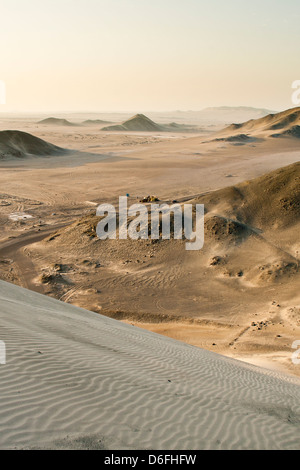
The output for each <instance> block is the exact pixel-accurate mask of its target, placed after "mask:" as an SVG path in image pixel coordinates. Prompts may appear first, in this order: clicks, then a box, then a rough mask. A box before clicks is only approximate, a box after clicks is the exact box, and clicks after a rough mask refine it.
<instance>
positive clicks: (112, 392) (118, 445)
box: [0, 281, 300, 449]
mask: <svg viewBox="0 0 300 470" xmlns="http://www.w3.org/2000/svg"><path fill="white" fill-rule="evenodd" d="M0 312H1V324H2V326H1V333H0V337H1V340H2V341H5V343H6V347H7V359H6V365H0V377H1V379H0V395H1V400H0V420H1V430H0V447H1V448H2V449H8V448H14V449H20V448H23V449H24V448H25V449H28V448H31V449H45V448H47V449H74V448H76V449H78V448H81V449H87V448H89V449H299V448H300V444H299V443H300V431H299V423H300V407H299V400H300V381H299V380H298V379H296V378H295V379H293V378H291V377H288V376H284V375H281V374H279V373H274V372H271V371H268V370H264V369H261V368H258V367H255V366H250V365H246V364H243V363H241V362H239V361H235V360H232V359H228V358H225V357H222V356H220V355H217V354H214V353H210V352H208V351H205V350H202V349H198V348H195V347H192V346H188V345H186V344H184V343H180V342H177V341H175V340H172V339H169V338H166V337H163V336H160V335H157V334H154V333H151V332H149V331H145V330H141V329H139V328H136V327H133V326H131V325H126V324H122V323H120V322H118V321H116V320H112V319H109V318H106V317H103V316H101V315H98V314H95V313H92V312H88V311H85V310H82V309H79V308H77V307H74V306H71V305H68V304H64V303H62V302H58V301H56V300H54V299H51V298H48V297H46V296H41V295H39V294H36V293H33V292H31V291H27V290H25V289H22V288H20V287H17V286H14V285H11V284H8V283H5V282H3V281H0Z"/></svg>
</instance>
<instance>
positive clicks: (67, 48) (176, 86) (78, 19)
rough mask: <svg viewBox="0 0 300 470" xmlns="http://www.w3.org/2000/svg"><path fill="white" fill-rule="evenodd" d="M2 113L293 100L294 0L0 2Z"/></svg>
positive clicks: (274, 105) (297, 22) (298, 27)
mask: <svg viewBox="0 0 300 470" xmlns="http://www.w3.org/2000/svg"><path fill="white" fill-rule="evenodd" d="M0 51H1V54H0V80H2V81H4V82H5V84H6V105H0V112H2V111H5V112H6V111H29V112H31V111H43V112H47V111H98V112H105V111H128V112H129V111H130V112H131V111H135V112H143V111H171V110H175V109H181V110H199V109H202V108H204V107H206V106H221V105H227V106H242V105H245V106H255V107H265V108H269V109H275V110H281V109H285V108H290V107H293V104H292V102H291V94H292V89H291V85H292V82H293V81H295V80H299V79H300V66H299V65H300V61H299V57H300V1H299V0H247V1H246V0H226V1H225V0H147V1H146V0H0Z"/></svg>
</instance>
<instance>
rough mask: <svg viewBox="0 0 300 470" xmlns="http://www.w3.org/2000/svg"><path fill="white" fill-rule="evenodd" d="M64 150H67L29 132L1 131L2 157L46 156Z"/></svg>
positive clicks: (0, 155)
mask: <svg viewBox="0 0 300 470" xmlns="http://www.w3.org/2000/svg"><path fill="white" fill-rule="evenodd" d="M63 152H65V150H64V149H62V148H60V147H57V146H56V145H53V144H50V143H49V142H46V141H44V140H42V139H39V138H38V137H35V136H33V135H31V134H28V133H27V132H21V131H1V132H0V158H9V157H18V158H22V157H25V156H27V155H35V156H39V155H40V156H43V155H44V156H45V155H54V154H59V153H63Z"/></svg>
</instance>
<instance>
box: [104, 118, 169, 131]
mask: <svg viewBox="0 0 300 470" xmlns="http://www.w3.org/2000/svg"><path fill="white" fill-rule="evenodd" d="M102 130H103V131H133V132H156V131H160V132H161V131H164V130H165V128H164V126H160V125H159V124H156V123H155V122H154V121H152V120H151V119H149V118H148V117H147V116H145V115H144V114H136V115H135V116H133V117H132V118H130V119H128V120H127V121H124V122H122V123H121V124H117V125H113V126H107V127H103V129H102Z"/></svg>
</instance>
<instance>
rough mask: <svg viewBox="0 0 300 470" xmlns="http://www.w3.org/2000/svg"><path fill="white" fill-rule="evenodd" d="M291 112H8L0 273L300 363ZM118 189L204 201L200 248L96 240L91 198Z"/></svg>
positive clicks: (225, 349) (287, 367) (288, 367)
mask: <svg viewBox="0 0 300 470" xmlns="http://www.w3.org/2000/svg"><path fill="white" fill-rule="evenodd" d="M179 117H180V119H179ZM233 117H234V116H233ZM150 118H151V119H150ZM172 118H173V119H172ZM176 119H177V121H178V122H176ZM299 124H300V109H299V108H293V109H291V110H287V111H285V112H283V113H278V114H276V113H274V114H273V113H272V114H266V115H265V116H263V117H260V118H258V119H253V120H250V121H247V122H246V123H245V124H243V122H242V118H241V117H240V116H239V123H238V124H236V123H235V124H232V123H230V121H228V118H227V120H225V119H224V122H222V120H221V121H216V122H214V121H213V118H211V117H210V119H209V120H207V122H205V121H203V120H202V121H201V122H200V121H197V117H195V116H192V117H191V116H188V115H184V114H182V115H180V116H178V115H175V116H174V117H173V116H170V115H165V116H164V115H163V114H161V115H155V116H151V115H150V117H149V116H148V117H146V116H145V115H143V114H137V115H136V116H134V117H132V116H130V115H124V116H123V115H97V116H94V115H88V114H86V115H80V116H79V115H63V116H59V118H58V117H55V118H49V116H48V117H47V116H25V115H24V116H14V115H9V116H5V117H4V118H3V119H1V122H0V130H1V132H0V150H1V158H0V167H1V170H0V188H1V189H0V222H1V227H2V230H1V235H0V276H1V279H2V280H4V281H8V282H10V283H14V284H17V285H20V286H22V287H25V288H28V289H31V290H33V291H36V292H39V293H41V294H45V295H47V296H51V297H54V298H56V299H58V300H61V301H64V302H67V303H70V304H73V305H76V306H79V307H82V308H84V309H87V310H90V311H93V312H96V313H99V314H103V315H105V316H109V317H112V318H114V319H117V320H120V321H122V322H125V323H129V324H131V325H135V326H136V327H141V328H144V329H148V330H151V331H153V332H156V333H160V334H162V335H165V336H169V337H171V338H174V339H177V340H180V341H183V342H185V343H188V344H190V345H194V346H198V347H201V348H204V349H207V350H210V351H213V352H216V353H220V354H222V355H226V356H229V357H231V358H235V359H240V360H242V361H245V362H248V363H252V364H255V365H260V366H263V367H266V368H268V369H273V370H278V371H281V372H284V373H288V374H291V375H294V376H300V366H299V365H297V364H294V363H293V362H292V360H291V356H292V353H293V352H294V350H293V349H292V344H293V343H294V341H296V340H299V339H300V294H299V279H300V278H299V276H300V274H299V257H300V244H299V223H300V212H299V210H300V209H299V197H300V195H299V181H300V179H299V178H300V163H299V159H300V158H299V157H300V146H299V142H300V140H299ZM7 129H9V132H8V133H7V132H5V131H6V130H7ZM23 133H26V134H23ZM27 134H29V136H28V135H27ZM32 136H34V138H38V139H41V141H39V140H35V139H34V140H33V141H31V138H32ZM125 195H128V204H134V203H136V202H139V201H140V200H141V199H142V198H143V197H145V196H148V195H154V196H155V197H157V198H158V199H159V201H160V202H161V203H163V202H165V203H168V204H171V203H172V202H174V201H176V202H177V203H179V204H184V203H194V204H195V203H201V204H204V206H205V212H206V214H205V242H204V247H203V249H202V250H199V251H190V252H189V251H186V250H185V244H184V241H183V240H172V239H171V240H158V241H153V240H137V241H135V240H106V241H101V240H99V238H98V237H97V236H96V231H95V227H96V224H97V220H98V219H97V217H96V216H95V213H96V208H97V206H98V205H99V204H102V203H110V204H114V205H116V206H117V204H118V199H119V196H125Z"/></svg>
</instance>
